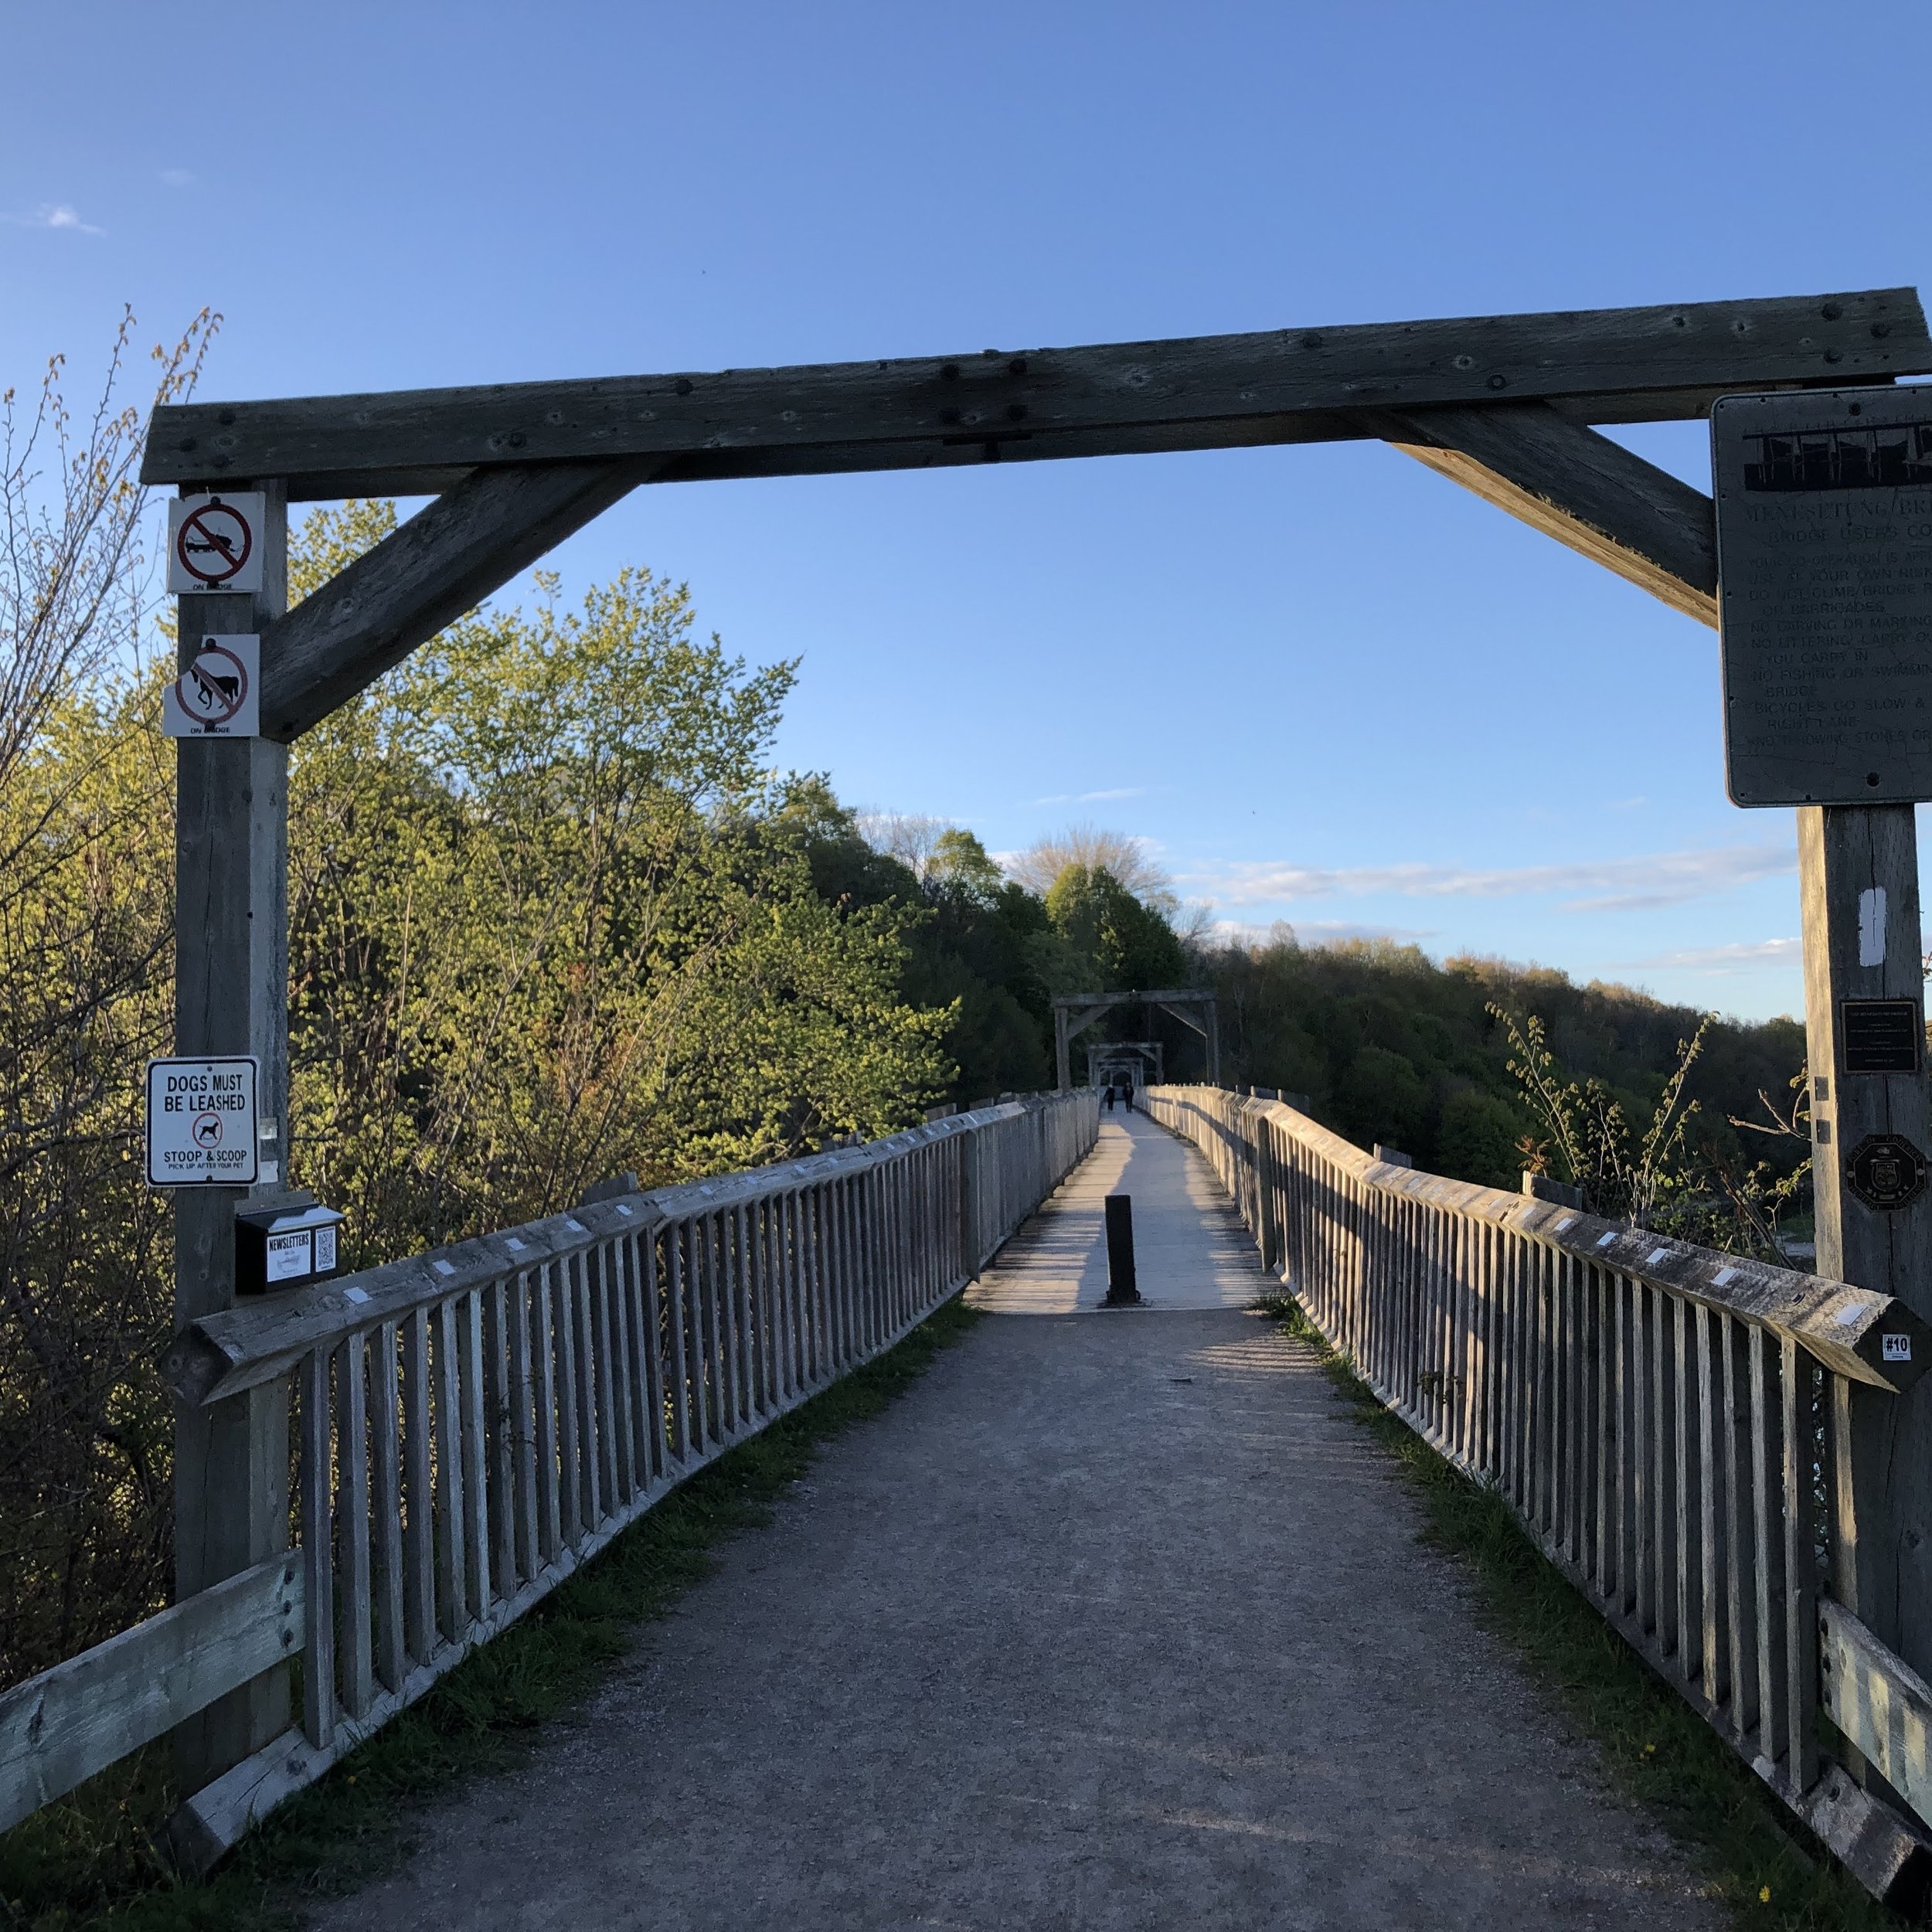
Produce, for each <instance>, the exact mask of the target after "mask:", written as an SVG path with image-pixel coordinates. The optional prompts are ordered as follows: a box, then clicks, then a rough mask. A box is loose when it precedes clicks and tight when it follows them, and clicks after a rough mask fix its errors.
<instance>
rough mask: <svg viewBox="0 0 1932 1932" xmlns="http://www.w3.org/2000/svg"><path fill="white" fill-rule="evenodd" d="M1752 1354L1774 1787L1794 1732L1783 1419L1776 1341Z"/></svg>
mask: <svg viewBox="0 0 1932 1932" xmlns="http://www.w3.org/2000/svg"><path fill="white" fill-rule="evenodd" d="M1744 1341H1745V1343H1746V1345H1747V1347H1748V1348H1749V1349H1750V1405H1751V1434H1750V1456H1751V1534H1752V1539H1753V1543H1754V1545H1755V1550H1754V1558H1753V1561H1754V1569H1755V1575H1754V1578H1753V1581H1754V1583H1755V1585H1756V1587H1755V1589H1754V1590H1753V1602H1752V1611H1751V1617H1752V1624H1753V1638H1752V1641H1753V1644H1754V1645H1755V1646H1756V1648H1757V1736H1758V1750H1759V1753H1760V1762H1759V1764H1758V1765H1757V1772H1758V1775H1759V1776H1760V1777H1763V1778H1764V1779H1766V1780H1767V1781H1769V1782H1770V1783H1771V1784H1774V1785H1776V1784H1779V1783H1780V1781H1781V1779H1782V1778H1783V1777H1784V1774H1783V1773H1782V1772H1781V1771H1780V1770H1778V1768H1777V1767H1778V1765H1779V1764H1780V1762H1781V1760H1783V1759H1784V1754H1785V1752H1786V1750H1787V1745H1788V1742H1789V1739H1790V1735H1791V1730H1790V1725H1789V1723H1788V1722H1787V1719H1786V1716H1785V1709H1784V1700H1785V1695H1786V1691H1785V1676H1784V1661H1785V1660H1784V1627H1783V1626H1784V1475H1783V1469H1784V1447H1783V1444H1784V1416H1783V1411H1782V1406H1781V1403H1780V1401H1779V1397H1778V1383H1777V1346H1778V1345H1777V1342H1775V1341H1774V1339H1773V1338H1771V1337H1770V1336H1769V1335H1756V1334H1753V1333H1752V1332H1750V1330H1748V1329H1747V1330H1746V1332H1745V1334H1744Z"/></svg>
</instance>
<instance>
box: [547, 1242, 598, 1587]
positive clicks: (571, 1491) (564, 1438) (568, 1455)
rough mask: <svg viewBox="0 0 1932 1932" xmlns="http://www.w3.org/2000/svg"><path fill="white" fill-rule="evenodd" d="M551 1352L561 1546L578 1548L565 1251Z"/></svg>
mask: <svg viewBox="0 0 1932 1932" xmlns="http://www.w3.org/2000/svg"><path fill="white" fill-rule="evenodd" d="M550 1321H551V1331H550V1339H551V1357H552V1359H553V1362H555V1364H556V1392H557V1393H556V1403H557V1406H556V1453H557V1461H558V1464H559V1468H558V1482H557V1488H558V1494H559V1495H560V1498H561V1501H562V1505H563V1517H562V1538H563V1542H562V1547H563V1548H564V1549H576V1547H577V1544H578V1543H579V1541H580V1539H581V1538H582V1537H583V1532H584V1531H585V1530H586V1529H594V1527H595V1525H594V1524H593V1523H587V1522H585V1521H584V1518H583V1485H584V1481H585V1476H584V1471H583V1422H582V1419H581V1416H580V1410H581V1409H582V1406H583V1394H582V1393H581V1391H580V1389H579V1386H578V1375H577V1360H578V1358H577V1264H576V1262H575V1261H574V1260H572V1259H571V1258H570V1257H568V1256H566V1257H564V1258H563V1259H562V1260H560V1261H558V1262H557V1263H556V1265H555V1266H554V1267H552V1269H551V1270H550Z"/></svg>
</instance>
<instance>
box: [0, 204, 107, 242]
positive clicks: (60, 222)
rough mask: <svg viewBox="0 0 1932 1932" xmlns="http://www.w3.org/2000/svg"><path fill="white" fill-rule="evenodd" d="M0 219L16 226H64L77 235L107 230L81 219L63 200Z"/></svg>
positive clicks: (105, 231)
mask: <svg viewBox="0 0 1932 1932" xmlns="http://www.w3.org/2000/svg"><path fill="white" fill-rule="evenodd" d="M0 220H5V221H9V222H11V223H13V225H14V226H15V227H16V228H65V229H69V230H72V231H73V233H75V234H77V235H104V234H106V233H107V230H106V229H104V228H97V227H95V226H94V223H92V222H88V221H83V220H82V219H80V215H79V214H78V213H77V212H76V211H75V210H74V209H73V207H71V206H70V205H69V204H68V203H67V202H64V201H60V202H43V203H42V204H41V205H40V206H39V207H38V208H36V209H35V210H34V211H33V213H32V214H31V215H7V216H0Z"/></svg>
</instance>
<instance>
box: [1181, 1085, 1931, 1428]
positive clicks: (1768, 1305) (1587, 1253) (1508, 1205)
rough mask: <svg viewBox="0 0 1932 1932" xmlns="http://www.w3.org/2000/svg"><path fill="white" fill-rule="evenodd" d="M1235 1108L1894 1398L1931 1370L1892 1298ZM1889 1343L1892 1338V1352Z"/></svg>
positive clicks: (1312, 1124)
mask: <svg viewBox="0 0 1932 1932" xmlns="http://www.w3.org/2000/svg"><path fill="white" fill-rule="evenodd" d="M1190 1091H1191V1090H1189V1089H1187V1088H1184V1087H1180V1088H1177V1087H1169V1088H1168V1089H1166V1090H1165V1093H1166V1095H1167V1097H1168V1098H1169V1099H1170V1100H1172V1101H1174V1102H1175V1104H1180V1105H1183V1106H1187V1105H1198V1104H1199V1103H1198V1102H1192V1101H1189V1100H1186V1099H1184V1098H1181V1096H1183V1095H1185V1094H1188V1093H1189V1092H1190ZM1207 1091H1211V1092H1216V1093H1218V1092H1219V1091H1221V1090H1219V1089H1218V1088H1217V1089H1209V1090H1207ZM1230 1098H1232V1096H1230ZM1236 1105H1237V1106H1238V1107H1240V1110H1241V1111H1243V1113H1248V1112H1250V1111H1252V1112H1253V1113H1254V1114H1257V1115H1259V1116H1260V1117H1262V1118H1264V1119H1266V1120H1268V1121H1271V1122H1273V1123H1274V1124H1275V1125H1276V1126H1277V1127H1279V1128H1283V1129H1284V1130H1285V1131H1287V1133H1288V1134H1291V1135H1292V1136H1293V1137H1294V1139H1296V1140H1297V1141H1299V1142H1300V1143H1301V1145H1303V1146H1304V1147H1305V1148H1308V1150H1309V1151H1310V1152H1311V1153H1314V1154H1317V1155H1320V1156H1321V1158H1322V1159H1324V1160H1325V1161H1328V1162H1330V1163H1332V1165H1334V1166H1335V1167H1337V1168H1340V1169H1341V1170H1342V1172H1344V1173H1345V1174H1348V1175H1352V1177H1353V1178H1354V1179H1355V1180H1357V1181H1358V1182H1361V1183H1362V1185H1364V1186H1366V1187H1372V1188H1374V1189H1378V1190H1379V1191H1380V1192H1383V1193H1386V1194H1396V1195H1402V1196H1406V1198H1407V1199H1410V1200H1412V1201H1418V1202H1424V1203H1426V1204H1427V1205H1428V1206H1431V1207H1435V1208H1440V1209H1444V1211H1446V1212H1447V1213H1454V1214H1460V1215H1465V1216H1469V1217H1470V1218H1471V1219H1475V1220H1478V1221H1484V1222H1487V1223H1489V1224H1490V1225H1491V1226H1495V1227H1505V1228H1512V1229H1514V1230H1515V1231H1516V1232H1517V1233H1522V1234H1529V1235H1533V1236H1536V1239H1537V1240H1539V1241H1542V1242H1544V1243H1546V1244H1547V1245H1549V1247H1553V1248H1556V1249H1558V1250H1561V1251H1562V1252H1563V1253H1566V1254H1571V1255H1574V1256H1575V1257H1577V1258H1578V1259H1579V1260H1585V1261H1594V1262H1597V1263H1599V1264H1601V1265H1603V1266H1604V1267H1613V1268H1615V1269H1616V1270H1617V1271H1618V1272H1619V1273H1620V1274H1628V1275H1630V1276H1632V1277H1634V1278H1635V1279H1637V1280H1638V1281H1645V1282H1648V1283H1649V1284H1651V1285H1653V1286H1655V1287H1661V1288H1668V1290H1670V1291H1671V1292H1672V1294H1681V1295H1684V1296H1685V1297H1687V1298H1689V1299H1690V1300H1692V1301H1699V1302H1702V1304H1704V1305H1705V1306H1706V1307H1707V1308H1719V1309H1722V1310H1723V1311H1724V1312H1725V1313H1726V1314H1727V1315H1735V1316H1736V1317H1737V1318H1738V1319H1739V1320H1740V1321H1749V1322H1750V1323H1752V1324H1753V1325H1754V1326H1756V1327H1758V1328H1767V1329H1769V1330H1770V1332H1772V1333H1773V1334H1774V1335H1785V1336H1788V1337H1789V1338H1791V1340H1793V1341H1794V1342H1797V1343H1798V1345H1800V1346H1801V1348H1803V1349H1805V1350H1806V1351H1807V1352H1808V1353H1809V1354H1811V1355H1812V1356H1813V1357H1815V1359H1817V1360H1818V1362H1821V1364H1822V1365H1823V1366H1825V1367H1826V1368H1828V1369H1832V1371H1834V1372H1835V1373H1837V1374H1838V1375H1842V1376H1847V1377H1849V1379H1851V1380H1852V1381H1854V1382H1862V1383H1866V1384H1867V1385H1868V1386H1870V1387H1872V1388H1876V1389H1891V1390H1892V1391H1893V1393H1900V1394H1902V1393H1903V1392H1904V1391H1905V1390H1906V1389H1910V1388H1911V1387H1912V1386H1913V1385H1914V1384H1915V1383H1917V1381H1918V1379H1919V1378H1920V1376H1923V1374H1924V1373H1925V1372H1926V1370H1927V1367H1928V1366H1932V1325H1928V1324H1927V1322H1926V1321H1924V1320H1923V1319H1922V1318H1920V1316H1918V1315H1915V1314H1914V1313H1913V1311H1912V1310H1911V1309H1910V1308H1907V1307H1906V1304H1904V1303H1903V1301H1900V1300H1898V1299H1897V1298H1896V1297H1895V1296H1893V1295H1889V1294H1879V1293H1878V1292H1876V1291H1874V1290H1872V1289H1870V1288H1860V1287H1853V1286H1852V1284H1850V1283H1849V1282H1847V1281H1832V1280H1831V1279H1830V1278H1829V1277H1825V1276H1821V1275H1815V1274H1799V1273H1798V1271H1797V1270H1794V1269H1791V1268H1782V1267H1777V1265H1776V1264H1774V1263H1771V1262H1768V1261H1758V1260H1752V1259H1751V1258H1750V1257H1748V1256H1746V1255H1740V1254H1727V1253H1720V1252H1719V1251H1718V1250H1715V1249H1711V1248H1701V1247H1696V1246H1695V1245H1693V1244H1692V1243H1690V1242H1688V1241H1680V1240H1678V1239H1677V1238H1676V1237H1675V1236H1674V1235H1668V1234H1658V1233H1653V1232H1651V1230H1648V1229H1644V1228H1633V1227H1631V1226H1628V1225H1626V1224H1625V1223H1622V1222H1617V1221H1609V1220H1605V1219H1602V1218H1601V1217H1600V1216H1596V1215H1591V1214H1585V1213H1580V1211H1579V1210H1577V1209H1574V1208H1566V1207H1563V1206H1558V1205H1556V1204H1555V1203H1553V1202H1546V1201H1538V1200H1534V1199H1531V1198H1530V1197H1529V1196H1527V1195H1522V1194H1511V1193H1508V1192H1505V1190H1503V1189H1501V1188H1492V1187H1484V1186H1482V1185H1480V1184H1479V1183H1478V1182H1474V1181H1452V1180H1450V1179H1446V1178H1445V1177H1444V1176H1443V1175H1439V1174H1429V1173H1426V1172H1423V1171H1422V1170H1421V1169H1420V1168H1409V1167H1396V1166H1393V1165H1390V1164H1389V1163H1388V1162H1380V1161H1377V1160H1376V1159H1375V1158H1374V1157H1373V1156H1372V1155H1368V1154H1365V1153H1364V1152H1363V1151H1362V1149H1361V1148H1359V1147H1357V1146H1355V1145H1354V1144H1353V1143H1352V1141H1345V1140H1344V1139H1343V1138H1342V1136H1341V1135H1340V1134H1336V1133H1333V1132H1332V1131H1330V1130H1329V1129H1328V1128H1325V1127H1323V1126H1322V1125H1321V1124H1320V1123H1319V1122H1318V1121H1312V1120H1311V1119H1310V1118H1309V1117H1308V1115H1307V1114H1301V1113H1298V1112H1297V1111H1295V1110H1294V1108H1293V1107H1290V1106H1288V1105H1287V1104H1285V1103H1284V1102H1283V1101H1281V1100H1237V1101H1236ZM1202 1111H1203V1112H1204V1113H1206V1110H1205V1109H1202ZM1208 1117H1209V1118H1210V1119H1212V1117H1213V1116H1212V1115H1211V1114H1209V1115H1208ZM1887 1336H1891V1337H1894V1338H1896V1337H1903V1338H1905V1341H1906V1346H1907V1347H1908V1349H1909V1350H1910V1353H1909V1355H1907V1357H1906V1359H1904V1360H1902V1361H1901V1360H1896V1359H1893V1360H1888V1359H1886V1349H1885V1339H1886V1337H1887ZM1896 1347H1897V1344H1896V1341H1895V1342H1894V1353H1895V1354H1896Z"/></svg>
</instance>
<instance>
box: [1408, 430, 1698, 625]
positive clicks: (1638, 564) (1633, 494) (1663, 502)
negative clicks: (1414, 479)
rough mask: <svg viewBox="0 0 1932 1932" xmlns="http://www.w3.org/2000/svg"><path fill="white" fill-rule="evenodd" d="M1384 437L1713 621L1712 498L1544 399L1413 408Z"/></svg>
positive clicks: (1502, 506)
mask: <svg viewBox="0 0 1932 1932" xmlns="http://www.w3.org/2000/svg"><path fill="white" fill-rule="evenodd" d="M1391 428H1392V432H1393V433H1392V434H1391V435H1390V437H1389V440H1390V442H1391V443H1392V444H1393V446H1394V447H1396V448H1397V449H1400V451H1402V452H1403V454H1404V455H1406V456H1412V457H1414V458H1415V459H1416V461H1417V462H1419V463H1422V464H1427V467H1428V468H1430V469H1432V470H1434V471H1436V473H1437V474H1438V475H1440V476H1446V477H1447V478H1448V479H1449V480H1450V481H1451V482H1452V483H1458V484H1460V485H1461V486H1462V487H1463V488H1464V489H1466V490H1471V491H1473V492H1475V494H1476V495H1478V496H1479V497H1481V498H1483V500H1484V501H1485V502H1488V503H1493V504H1495V505H1496V507H1497V508H1498V509H1502V510H1506V511H1508V512H1509V514H1510V515H1512V516H1513V517H1515V518H1517V519H1519V520H1520V521H1522V522H1525V523H1527V524H1529V526H1530V527H1531V528H1532V529H1537V530H1540V531H1542V532H1543V534H1544V535H1545V536H1553V537H1554V538H1555V539H1556V541H1557V542H1558V543H1563V544H1567V545H1568V546H1569V547H1570V549H1573V550H1576V551H1577V552H1579V553H1581V554H1582V555H1583V556H1587V557H1588V558H1589V559H1590V561H1591V562H1592V563H1600V564H1602V565H1603V566H1604V567H1605V568H1606V569H1607V570H1613V571H1614V572H1615V573H1616V574H1617V576H1619V577H1623V578H1624V579H1626V580H1628V581H1629V582H1630V583H1634V584H1635V585H1637V587H1638V588H1639V589H1640V590H1648V591H1649V592H1650V594H1651V596H1653V597H1660V598H1662V600H1663V601H1664V602H1665V603H1666V604H1668V605H1670V607H1672V609H1673V610H1675V611H1682V612H1683V613H1684V614H1685V616H1686V617H1695V618H1696V620H1697V621H1698V622H1699V623H1700V624H1709V626H1710V627H1711V628H1712V629H1713V630H1715V629H1716V628H1717V530H1716V514H1715V512H1714V511H1713V507H1712V504H1711V499H1710V498H1709V497H1708V496H1706V495H1705V494H1704V493H1703V492H1702V491H1701V490H1699V489H1694V488H1692V486H1691V485H1689V484H1688V483H1685V482H1682V481H1680V480H1679V478H1676V477H1674V476H1672V474H1670V473H1669V471H1667V470H1660V469H1658V468H1657V467H1656V465H1655V464H1652V463H1647V462H1645V461H1644V459H1643V458H1642V457H1641V456H1637V455H1634V454H1632V453H1631V451H1628V450H1627V449H1625V448H1624V446H1623V445H1622V444H1621V443H1616V442H1613V441H1612V440H1611V439H1610V437H1607V436H1600V435H1599V434H1597V431H1596V430H1593V429H1591V428H1590V427H1588V426H1587V424H1585V423H1576V422H1571V421H1570V420H1567V419H1566V418H1565V417H1563V416H1561V415H1560V414H1558V413H1557V412H1556V410H1553V409H1552V408H1551V407H1549V405H1548V404H1547V403H1522V404H1511V405H1509V406H1504V407H1494V408H1487V409H1482V408H1478V409H1451V410H1418V411H1416V412H1415V413H1413V414H1410V413H1404V414H1403V415H1401V416H1400V417H1396V418H1395V419H1394V420H1393V423H1392V425H1391Z"/></svg>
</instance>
